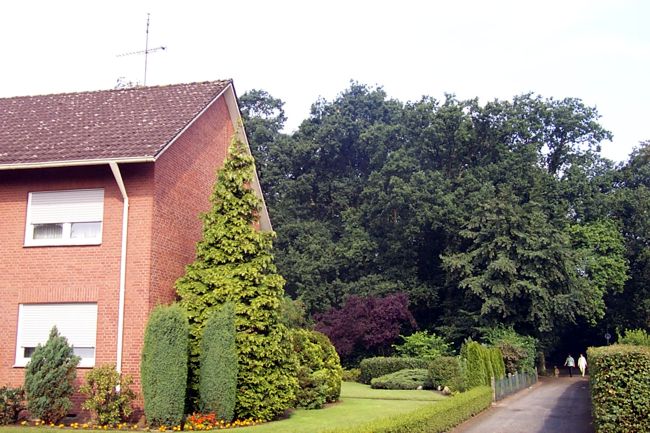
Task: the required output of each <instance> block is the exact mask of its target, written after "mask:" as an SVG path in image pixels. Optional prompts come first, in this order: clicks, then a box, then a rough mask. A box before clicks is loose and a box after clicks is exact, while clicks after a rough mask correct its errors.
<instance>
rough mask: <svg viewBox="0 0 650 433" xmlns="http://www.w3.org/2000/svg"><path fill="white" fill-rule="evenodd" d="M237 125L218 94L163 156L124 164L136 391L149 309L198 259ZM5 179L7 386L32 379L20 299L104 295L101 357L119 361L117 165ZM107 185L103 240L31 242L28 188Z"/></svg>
mask: <svg viewBox="0 0 650 433" xmlns="http://www.w3.org/2000/svg"><path fill="white" fill-rule="evenodd" d="M233 132H234V131H233V126H232V123H231V120H230V116H229V114H228V110H227V106H226V103H225V102H224V99H223V98H220V99H219V100H217V101H215V102H214V103H213V105H212V106H211V107H210V108H208V110H206V112H205V113H204V114H203V115H202V116H201V117H200V118H199V119H197V121H196V122H195V123H194V124H192V126H190V127H189V128H188V129H187V130H186V131H185V132H184V133H183V135H181V136H180V137H179V138H178V139H177V140H176V142H175V143H174V144H173V145H172V146H170V147H169V148H168V149H167V150H166V151H165V152H164V153H163V154H162V155H161V156H160V158H159V159H158V161H157V162H156V163H155V164H153V163H150V164H122V165H120V170H121V173H122V176H123V178H124V181H125V186H126V192H127V195H128V196H129V201H130V207H129V227H128V241H127V270H126V295H125V318H124V338H123V358H122V371H123V372H124V373H128V374H131V375H132V376H133V377H134V379H135V387H134V388H135V389H136V391H137V392H138V393H139V392H140V374H139V364H140V354H141V349H142V343H143V334H144V328H145V326H146V321H147V316H148V314H149V312H150V311H151V309H152V308H153V307H155V306H156V305H158V304H161V303H162V304H168V303H170V302H172V301H173V300H174V298H175V291H174V282H175V281H176V279H178V278H179V277H180V276H181V275H182V274H183V273H184V270H185V266H186V265H187V264H188V263H190V262H191V261H193V260H194V257H195V247H196V242H197V241H198V240H199V239H200V238H201V229H202V222H201V221H200V219H199V214H200V213H201V212H205V211H207V210H208V209H209V208H210V202H209V196H210V193H211V191H212V187H213V184H214V182H215V180H216V171H217V168H220V167H221V166H222V165H223V161H224V158H225V155H226V152H227V148H228V145H229V144H230V140H231V137H232V135H233ZM0 185H1V187H0V221H2V222H1V223H0V224H1V227H2V230H0V245H2V246H3V255H2V258H1V259H0V276H1V278H0V311H3V313H4V319H3V326H2V327H1V328H0V347H2V348H3V349H2V350H1V351H0V386H2V385H5V384H9V385H12V386H17V385H21V384H22V383H23V380H24V368H14V367H13V364H14V361H15V345H16V327H17V324H18V305H19V304H20V303H28V302H75V301H78V302H81V301H84V302H97V305H98V323H97V349H96V362H95V365H102V364H105V363H115V362H116V345H117V320H118V296H119V272H120V252H121V233H122V209H123V202H122V196H121V193H120V191H119V188H118V186H117V184H116V181H115V179H114V177H113V175H112V173H111V171H110V168H109V167H108V165H106V166H93V167H69V168H51V169H34V170H14V171H0ZM99 187H103V188H104V189H105V196H104V226H103V234H102V244H101V245H95V246H56V247H51V246H50V247H24V246H23V244H24V234H25V220H26V210H27V196H28V193H29V192H31V191H47V190H65V189H78V188H99ZM85 371H86V370H85V369H80V370H79V372H80V374H79V376H80V377H83V374H84V372H85Z"/></svg>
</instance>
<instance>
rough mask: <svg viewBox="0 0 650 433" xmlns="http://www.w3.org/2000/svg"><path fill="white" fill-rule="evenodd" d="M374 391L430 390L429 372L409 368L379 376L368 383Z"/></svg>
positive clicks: (422, 369)
mask: <svg viewBox="0 0 650 433" xmlns="http://www.w3.org/2000/svg"><path fill="white" fill-rule="evenodd" d="M370 387H372V388H374V389H418V388H420V389H425V388H426V389H431V388H432V385H431V381H430V380H429V372H428V371H427V370H426V369H424V368H410V369H404V370H400V371H396V372H395V373H390V374H386V375H384V376H379V377H376V378H374V379H372V380H371V381H370Z"/></svg>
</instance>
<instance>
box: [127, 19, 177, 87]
mask: <svg viewBox="0 0 650 433" xmlns="http://www.w3.org/2000/svg"><path fill="white" fill-rule="evenodd" d="M150 15H151V14H150V13H147V30H146V34H145V41H144V51H132V52H130V53H123V54H118V56H117V57H124V56H133V55H136V54H144V81H143V83H142V85H143V86H146V85H147V60H148V57H149V53H153V52H155V51H165V50H166V49H167V47H164V46H160V47H156V48H152V49H149V19H150Z"/></svg>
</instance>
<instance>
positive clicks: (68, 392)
mask: <svg viewBox="0 0 650 433" xmlns="http://www.w3.org/2000/svg"><path fill="white" fill-rule="evenodd" d="M77 364H79V357H77V356H75V355H74V352H73V350H72V347H70V345H69V344H68V340H67V339H66V338H65V337H64V336H62V335H60V334H59V331H58V330H57V329H56V326H55V327H53V328H52V330H51V331H50V335H49V338H48V339H47V342H46V343H45V345H44V346H41V345H40V344H39V345H38V346H37V347H36V350H35V351H34V353H33V354H32V358H31V360H30V361H29V363H28V364H27V368H26V369H25V396H26V398H27V408H28V409H29V412H30V413H31V415H32V417H34V418H38V419H40V420H42V421H45V422H48V423H49V422H57V421H58V420H59V419H61V418H63V417H64V416H65V415H66V414H67V413H68V411H69V410H70V409H71V408H72V402H71V401H70V397H72V394H73V393H74V386H73V382H74V379H75V378H76V377H77V370H76V368H77Z"/></svg>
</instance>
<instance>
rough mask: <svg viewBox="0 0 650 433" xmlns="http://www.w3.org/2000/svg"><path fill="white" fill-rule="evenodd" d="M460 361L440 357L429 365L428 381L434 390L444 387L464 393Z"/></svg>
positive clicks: (453, 358)
mask: <svg viewBox="0 0 650 433" xmlns="http://www.w3.org/2000/svg"><path fill="white" fill-rule="evenodd" d="M461 362H462V360H461V358H460V357H457V356H441V357H439V358H436V359H434V360H433V361H431V363H430V364H429V381H430V382H431V384H432V386H433V387H434V388H436V387H441V388H444V387H445V386H446V387H448V388H449V389H450V390H452V391H465V377H464V375H463V368H462V364H461Z"/></svg>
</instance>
